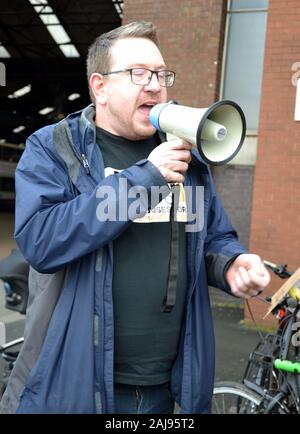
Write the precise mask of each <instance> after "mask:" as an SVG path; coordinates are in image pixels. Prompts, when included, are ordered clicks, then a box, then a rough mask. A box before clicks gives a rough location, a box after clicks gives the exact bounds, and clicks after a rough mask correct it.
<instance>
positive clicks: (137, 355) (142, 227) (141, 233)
mask: <svg viewBox="0 0 300 434" xmlns="http://www.w3.org/2000/svg"><path fill="white" fill-rule="evenodd" d="M97 143H98V145H99V146H100V148H101V151H102V155H103V159H104V165H105V167H112V168H113V169H118V170H122V169H126V168H128V167H130V166H132V165H133V164H135V163H136V162H137V161H139V160H142V159H144V158H147V157H148V155H149V154H150V152H151V151H152V150H153V149H154V147H155V146H157V145H158V144H159V142H158V138H156V136H153V137H151V138H149V139H146V140H142V141H130V140H127V139H124V138H122V137H119V136H115V135H113V134H110V133H108V132H107V131H104V130H102V129H101V128H97ZM179 226H180V233H179V252H180V254H179V264H178V265H179V276H178V281H177V293H176V296H177V298H176V304H175V307H174V308H173V310H172V312H171V313H162V312H161V310H160V308H161V304H162V300H163V297H164V295H165V293H166V283H167V276H168V266H169V260H170V233H171V232H170V222H159V223H157V222H155V223H136V222H133V223H132V224H131V225H130V226H129V227H128V228H127V229H126V230H125V231H124V232H123V233H122V234H121V235H120V236H119V237H118V238H117V239H116V240H114V242H113V256H114V260H113V264H114V265H113V302H114V343H115V345H114V380H115V382H119V383H125V384H139V385H154V384H162V383H164V382H166V381H169V380H170V371H171V367H172V363H173V361H174V359H175V357H176V354H177V348H178V342H179V335H180V330H181V324H182V319H183V314H184V306H185V296H186V288H187V271H186V238H185V228H184V226H185V225H184V223H179Z"/></svg>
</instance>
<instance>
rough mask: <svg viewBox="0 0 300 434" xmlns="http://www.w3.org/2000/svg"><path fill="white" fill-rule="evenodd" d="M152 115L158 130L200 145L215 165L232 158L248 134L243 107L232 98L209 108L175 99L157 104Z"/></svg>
mask: <svg viewBox="0 0 300 434" xmlns="http://www.w3.org/2000/svg"><path fill="white" fill-rule="evenodd" d="M149 119H150V122H151V123H152V125H153V126H154V127H155V128H156V129H157V130H159V131H162V132H165V133H170V134H173V135H175V136H177V137H180V138H181V139H185V140H187V141H188V142H190V143H192V144H193V145H194V146H197V148H198V151H199V153H200V155H201V157H202V158H203V160H204V161H206V162H207V163H208V164H212V165H220V164H225V163H227V162H228V161H230V160H232V158H234V157H235V156H236V154H237V153H238V152H239V150H240V148H241V146H242V144H243V142H244V139H245V134H246V120H245V115H244V113H243V110H242V109H241V107H240V106H239V105H238V104H237V103H235V102H233V101H228V100H222V101H217V102H215V103H214V104H213V105H211V106H210V107H208V108H194V107H187V106H183V105H179V104H177V103H175V102H174V101H170V102H168V103H164V104H156V105H155V106H154V107H153V108H152V109H151V111H150V117H149Z"/></svg>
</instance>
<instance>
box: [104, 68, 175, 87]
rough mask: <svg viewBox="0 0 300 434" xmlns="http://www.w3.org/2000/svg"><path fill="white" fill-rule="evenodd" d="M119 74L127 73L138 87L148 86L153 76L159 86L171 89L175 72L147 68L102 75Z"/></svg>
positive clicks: (122, 70) (129, 69)
mask: <svg viewBox="0 0 300 434" xmlns="http://www.w3.org/2000/svg"><path fill="white" fill-rule="evenodd" d="M120 72H129V73H130V77H131V81H132V83H133V84H137V85H139V86H148V84H149V83H150V81H151V80H152V76H153V74H155V75H156V77H157V80H158V82H159V84H160V85H161V86H163V87H171V86H173V84H174V81H175V72H174V71H168V70H167V69H162V70H160V71H153V70H152V69H147V68H128V69H120V70H119V71H110V72H104V73H103V74H102V75H110V74H119V73H120Z"/></svg>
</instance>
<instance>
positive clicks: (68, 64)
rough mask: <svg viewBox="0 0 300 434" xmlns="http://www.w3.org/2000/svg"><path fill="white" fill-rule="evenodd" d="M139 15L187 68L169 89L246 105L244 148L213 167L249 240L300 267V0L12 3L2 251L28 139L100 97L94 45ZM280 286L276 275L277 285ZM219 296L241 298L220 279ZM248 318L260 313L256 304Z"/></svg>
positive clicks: (2, 12)
mask: <svg viewBox="0 0 300 434" xmlns="http://www.w3.org/2000/svg"><path fill="white" fill-rule="evenodd" d="M137 19H144V20H146V21H152V22H153V23H154V24H156V25H157V27H158V35H159V40H160V45H161V50H162V52H163V55H164V58H165V61H166V63H167V65H168V68H170V69H172V70H174V71H176V85H175V86H174V88H172V89H171V92H170V93H169V98H170V99H176V100H177V101H178V102H179V103H180V104H183V105H189V106H193V107H208V106H210V105H211V104H212V103H213V102H215V101H217V100H219V99H231V100H233V101H236V102H237V103H238V104H239V105H240V106H241V107H242V109H243V110H244V112H245V114H246V119H247V137H246V140H245V143H244V146H243V148H242V151H241V152H240V153H239V155H238V156H237V157H236V158H235V159H234V160H232V161H231V162H230V163H229V164H227V165H225V166H221V167H217V168H216V167H214V168H212V171H213V176H214V179H215V182H216V186H217V190H218V192H219V194H220V196H221V199H222V201H223V204H224V206H225V208H226V210H227V211H228V214H229V216H230V218H231V220H232V222H233V224H234V225H235V227H236V228H237V230H238V233H239V236H240V239H241V241H242V243H243V244H244V245H245V246H247V247H248V248H249V249H250V250H251V251H253V252H255V253H258V254H260V255H261V256H262V257H263V258H264V259H269V260H271V261H273V262H277V263H288V265H289V268H290V269H296V268H298V267H299V265H300V263H299V262H300V261H299V257H300V255H299V252H300V241H299V240H300V113H299V111H298V112H297V110H296V102H297V98H298V107H299V106H300V102H299V100H300V85H298V96H297V79H298V77H300V55H299V53H300V2H299V0H289V1H288V2H282V1H280V0H231V1H230V0H229V1H227V0H164V1H161V0H124V1H121V0H72V1H68V0H60V1H58V0H10V1H9V2H4V1H2V2H1V8H0V259H2V258H3V257H5V256H6V255H8V254H9V252H10V250H11V248H12V247H14V245H15V242H14V239H13V232H14V200H15V192H14V171H15V168H16V164H17V163H18V160H19V158H20V156H21V154H22V152H23V150H24V147H25V146H26V138H27V137H28V136H29V135H30V134H31V133H32V132H34V131H36V130H37V129H38V128H40V127H42V126H44V125H47V124H49V123H53V122H57V121H58V120H60V119H62V118H63V117H65V116H66V115H67V114H69V113H71V112H74V111H76V110H79V109H81V108H83V107H85V106H86V105H87V104H89V97H88V87H87V80H86V72H85V59H86V54H87V49H88V46H89V45H90V44H91V43H92V42H93V40H94V39H95V38H96V37H97V36H98V35H99V34H101V33H103V32H106V31H109V30H111V29H112V28H114V27H117V26H119V25H120V24H121V23H124V24H125V23H127V22H129V21H132V20H137ZM298 82H299V83H300V80H299V81H298ZM281 284H282V282H280V280H279V279H276V278H274V277H273V278H272V283H271V285H270V288H269V292H270V293H273V292H274V291H275V290H276V289H277V288H278V286H279V285H281ZM220 297H221V298H220ZM222 297H223V298H222ZM212 300H213V301H214V300H215V301H217V302H220V303H230V302H231V301H232V298H231V297H229V296H227V298H226V297H225V296H220V294H219V293H217V292H216V291H215V290H214V289H213V288H212ZM251 305H252V309H253V312H254V315H255V318H256V320H257V321H258V322H259V323H261V324H262V325H269V323H270V321H272V319H271V318H267V320H266V321H263V320H262V317H263V315H264V313H265V312H266V306H265V305H264V304H263V303H261V302H259V301H252V302H251ZM243 316H244V317H245V320H246V321H247V320H249V313H248V311H247V309H245V311H244V313H243Z"/></svg>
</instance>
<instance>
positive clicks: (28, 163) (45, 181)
mask: <svg viewBox="0 0 300 434" xmlns="http://www.w3.org/2000/svg"><path fill="white" fill-rule="evenodd" d="M48 140H50V139H49V138H48ZM45 141H47V137H46V138H45V139H44V140H43V144H42V143H41V140H40V138H39V135H38V134H34V135H33V136H31V137H30V138H29V139H28V141H27V144H26V149H25V151H24V153H23V155H22V157H21V159H20V162H19V164H18V166H17V170H16V219H15V239H16V242H17V244H18V246H19V248H20V250H21V251H22V253H23V255H24V256H25V258H26V259H27V260H28V262H29V263H30V264H31V265H32V266H33V268H34V269H36V270H37V271H39V272H42V273H53V272H55V271H57V270H59V269H60V268H62V267H64V266H65V265H67V264H69V263H71V262H72V261H75V260H77V259H79V258H80V257H82V256H84V255H86V254H88V253H90V252H92V251H94V250H96V249H98V248H100V247H102V246H104V245H105V244H107V243H109V242H110V241H112V240H114V239H115V238H116V237H118V236H119V235H120V234H121V233H122V232H123V231H124V230H125V229H126V228H127V227H128V225H129V224H131V222H132V220H133V217H134V216H133V215H131V218H124V215H123V218H122V219H120V218H118V217H119V216H118V214H116V219H113V218H112V219H107V220H105V218H103V211H104V209H105V207H102V208H101V210H102V214H101V215H102V217H99V206H100V207H101V203H102V205H103V201H106V202H105V204H106V205H107V206H108V207H109V205H110V203H109V200H108V198H107V195H106V194H105V193H107V192H108V193H111V198H112V200H113V201H115V202H114V203H111V209H112V211H114V210H118V209H119V207H118V205H119V201H120V198H124V197H125V196H128V194H127V193H128V191H129V189H130V188H131V187H136V186H142V187H143V188H144V191H147V192H149V191H150V189H151V186H153V185H159V186H161V185H167V184H166V182H165V180H164V178H163V177H162V176H161V174H160V172H159V171H158V169H157V168H156V167H154V166H153V165H152V164H151V163H150V162H149V161H148V160H143V161H141V162H140V163H137V164H136V165H133V166H131V167H130V168H128V169H126V170H124V171H123V172H121V173H120V174H115V175H111V176H109V177H107V178H104V179H103V181H102V182H101V183H100V184H98V185H97V186H96V187H94V188H93V187H91V191H88V192H84V193H81V194H79V195H77V196H75V195H74V187H73V185H72V183H71V181H70V178H69V176H68V174H67V169H66V167H65V166H64V162H63V161H62V160H60V159H59V157H58V156H57V155H56V154H55V152H53V151H52V150H51V147H50V146H44V144H45ZM86 176H88V175H86ZM121 178H122V179H123V180H125V181H126V182H123V183H121V184H120V182H119V180H120V179H121ZM120 185H121V187H120ZM101 192H102V193H103V194H102V193H101ZM134 200H136V197H135V198H131V199H130V197H129V198H128V199H127V202H125V204H126V205H127V209H126V211H127V210H128V209H129V208H130V205H132V203H133V202H134ZM122 206H123V207H124V204H123V201H122ZM143 208H144V209H143ZM148 209H149V203H148V202H147V203H145V201H144V202H143V205H142V206H141V207H140V209H139V211H140V212H141V213H143V212H144V213H146V212H147V211H148ZM126 216H127V213H126ZM112 220H114V221H112Z"/></svg>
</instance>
